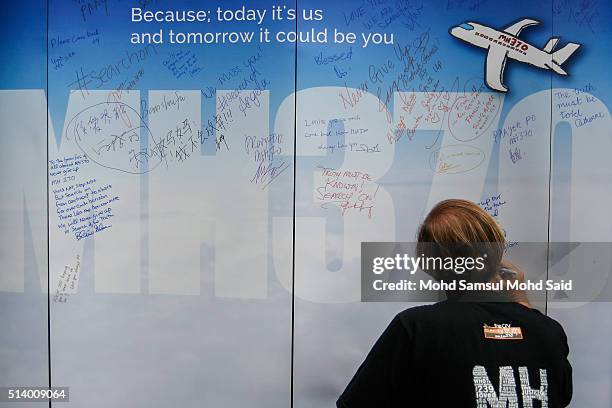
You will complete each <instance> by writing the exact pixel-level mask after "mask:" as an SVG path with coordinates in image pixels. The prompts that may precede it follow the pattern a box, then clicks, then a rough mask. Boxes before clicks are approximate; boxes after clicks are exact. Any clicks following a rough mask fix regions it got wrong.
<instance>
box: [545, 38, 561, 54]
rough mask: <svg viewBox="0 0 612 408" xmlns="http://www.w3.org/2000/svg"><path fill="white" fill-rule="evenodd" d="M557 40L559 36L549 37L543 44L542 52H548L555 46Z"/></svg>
mask: <svg viewBox="0 0 612 408" xmlns="http://www.w3.org/2000/svg"><path fill="white" fill-rule="evenodd" d="M558 42H559V37H550V40H548V42H547V43H546V45H545V46H544V52H548V53H550V52H551V51H552V50H553V49H554V48H555V46H556V45H557V43H558Z"/></svg>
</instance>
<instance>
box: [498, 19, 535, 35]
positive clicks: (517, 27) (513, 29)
mask: <svg viewBox="0 0 612 408" xmlns="http://www.w3.org/2000/svg"><path fill="white" fill-rule="evenodd" d="M536 24H540V22H539V21H537V20H532V19H530V18H524V19H522V20H520V21H517V22H516V23H514V24H512V25H509V26H508V27H506V28H504V31H505V32H507V33H508V34H510V35H513V36H515V37H518V35H519V34H520V33H521V31H523V28H525V27H529V26H532V25H536Z"/></svg>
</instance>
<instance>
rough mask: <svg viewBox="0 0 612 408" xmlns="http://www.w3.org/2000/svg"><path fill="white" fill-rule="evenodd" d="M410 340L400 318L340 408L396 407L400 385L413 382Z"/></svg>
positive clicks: (342, 398) (352, 383)
mask: <svg viewBox="0 0 612 408" xmlns="http://www.w3.org/2000/svg"><path fill="white" fill-rule="evenodd" d="M410 348H411V345H410V336H409V335H408V332H407V330H406V328H405V327H404V325H403V324H402V322H401V320H400V318H399V316H395V318H394V319H393V320H392V321H391V323H390V324H389V326H388V327H387V328H386V329H385V331H384V332H383V334H382V335H381V336H380V338H379V339H378V340H377V341H376V343H375V344H374V347H372V350H370V352H369V353H368V355H367V357H366V359H365V361H364V362H363V363H362V364H361V366H360V367H359V369H358V370H357V373H356V374H355V375H354V377H353V379H352V380H351V381H350V383H349V384H348V386H347V387H346V389H345V390H344V392H343V393H342V395H341V396H340V398H339V399H338V401H337V402H336V406H337V407H338V408H359V407H363V408H365V407H372V408H382V407H387V406H390V405H392V404H393V401H394V400H395V399H396V398H397V397H398V391H399V389H400V385H402V384H403V385H404V386H403V387H402V392H403V393H404V392H406V389H405V385H407V384H408V381H409V378H408V377H409V373H408V369H409V367H410V361H409V356H410V355H411V353H410Z"/></svg>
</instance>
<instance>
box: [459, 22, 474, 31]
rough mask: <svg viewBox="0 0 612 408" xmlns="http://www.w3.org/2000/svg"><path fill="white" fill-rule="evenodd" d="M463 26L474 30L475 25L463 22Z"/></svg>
mask: <svg viewBox="0 0 612 408" xmlns="http://www.w3.org/2000/svg"><path fill="white" fill-rule="evenodd" d="M461 28H465V29H466V30H473V29H474V26H473V25H470V24H468V23H463V24H461Z"/></svg>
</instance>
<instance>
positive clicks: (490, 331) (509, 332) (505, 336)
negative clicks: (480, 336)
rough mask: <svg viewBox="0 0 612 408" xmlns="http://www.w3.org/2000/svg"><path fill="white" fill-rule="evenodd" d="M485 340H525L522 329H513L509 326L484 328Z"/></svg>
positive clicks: (501, 325) (498, 325)
mask: <svg viewBox="0 0 612 408" xmlns="http://www.w3.org/2000/svg"><path fill="white" fill-rule="evenodd" d="M483 330H484V336H485V339H492V340H523V331H522V330H521V328H520V327H512V326H510V325H508V324H496V325H494V326H488V325H486V324H485V325H484V326H483Z"/></svg>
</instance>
